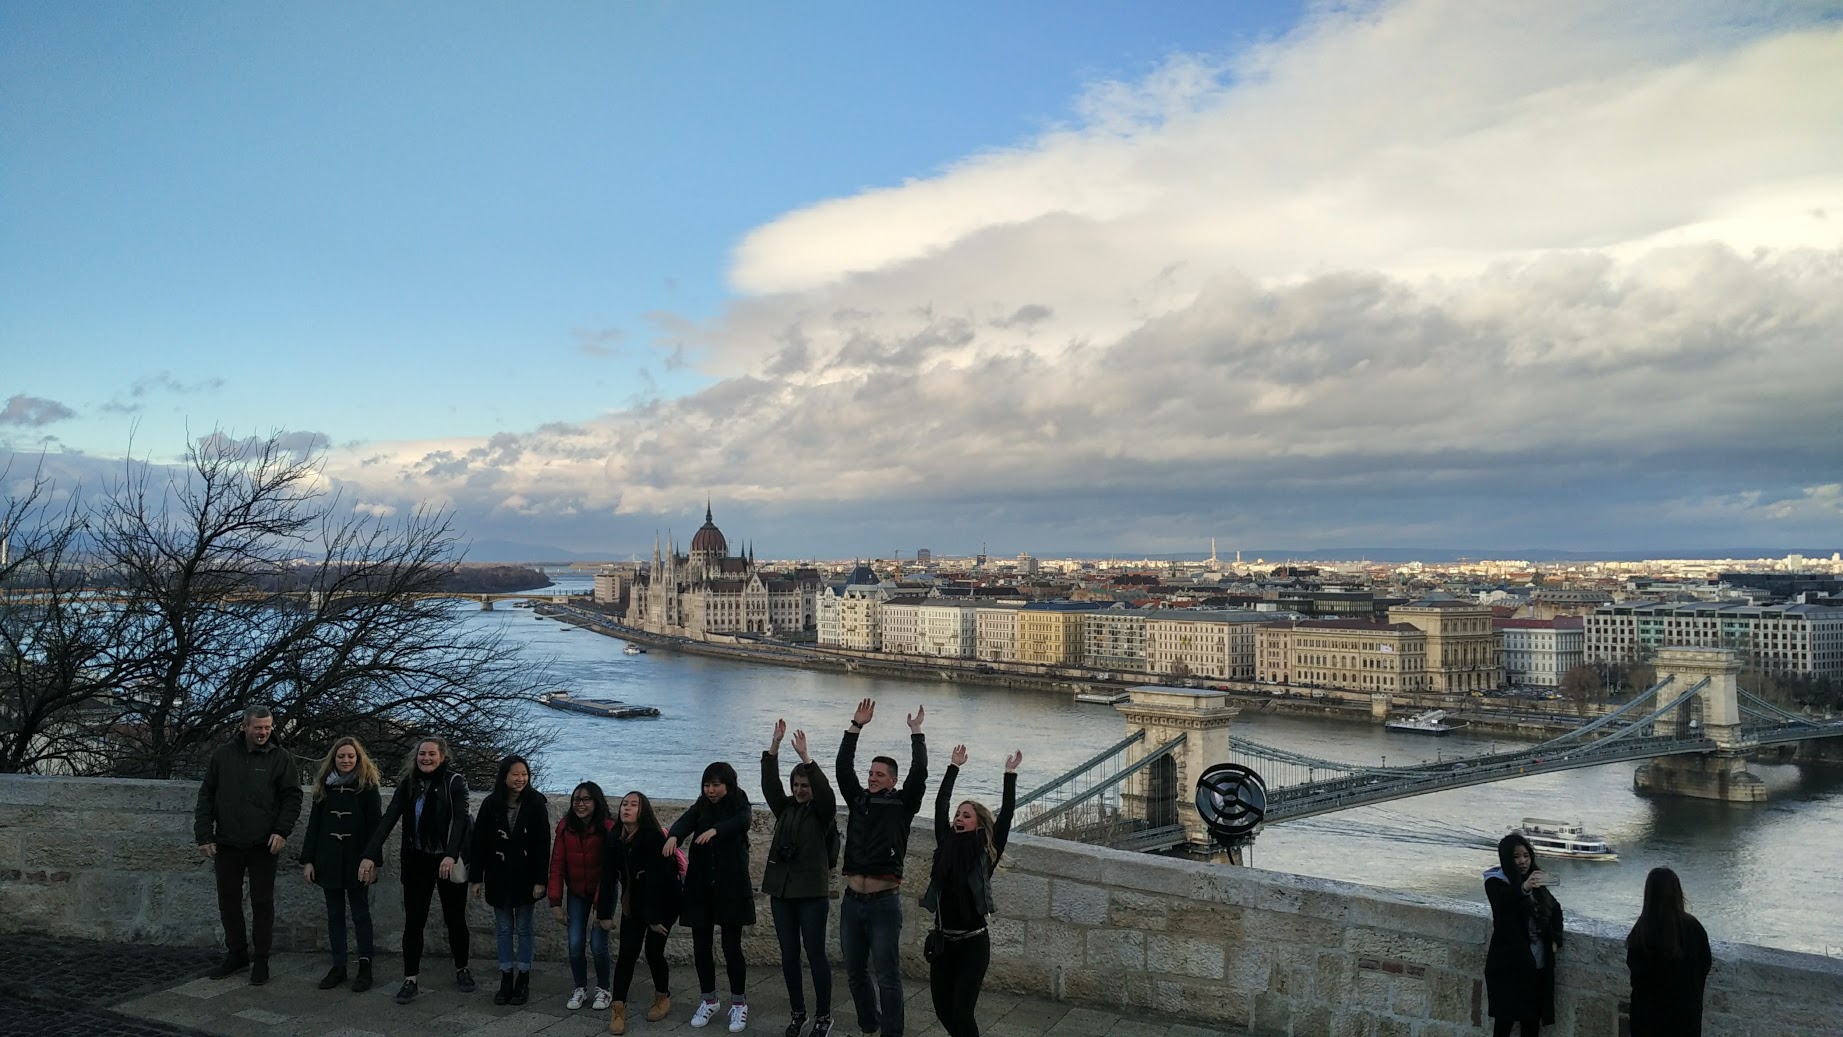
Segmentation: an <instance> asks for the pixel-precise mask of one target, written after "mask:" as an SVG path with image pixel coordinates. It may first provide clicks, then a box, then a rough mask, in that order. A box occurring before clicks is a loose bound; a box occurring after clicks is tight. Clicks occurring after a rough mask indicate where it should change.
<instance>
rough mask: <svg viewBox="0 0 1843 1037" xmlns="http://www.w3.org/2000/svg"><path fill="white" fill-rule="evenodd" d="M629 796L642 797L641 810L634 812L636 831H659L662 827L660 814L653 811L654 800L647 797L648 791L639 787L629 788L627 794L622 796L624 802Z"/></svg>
mask: <svg viewBox="0 0 1843 1037" xmlns="http://www.w3.org/2000/svg"><path fill="white" fill-rule="evenodd" d="M627 796H638V797H640V810H639V812H637V813H635V814H634V832H635V833H639V832H657V831H659V829H660V827H661V826H660V824H659V816H658V815H657V814H654V813H653V801H652V800H650V799H647V798H646V793H644V792H641V791H640V790H639V789H629V790H628V791H627V795H626V796H622V797H621V800H622V802H625V801H626V800H627Z"/></svg>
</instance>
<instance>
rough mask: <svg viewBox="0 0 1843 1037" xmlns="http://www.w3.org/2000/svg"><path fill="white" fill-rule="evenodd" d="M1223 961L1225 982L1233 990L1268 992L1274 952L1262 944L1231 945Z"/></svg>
mask: <svg viewBox="0 0 1843 1037" xmlns="http://www.w3.org/2000/svg"><path fill="white" fill-rule="evenodd" d="M1225 950H1226V951H1227V952H1228V953H1227V956H1226V957H1225V958H1224V960H1223V976H1222V979H1223V982H1224V984H1225V985H1227V986H1228V987H1229V988H1230V989H1231V990H1245V991H1248V992H1249V993H1253V992H1255V991H1258V990H1266V989H1267V984H1268V981H1269V980H1270V979H1271V978H1272V976H1273V950H1272V949H1271V948H1268V947H1264V946H1262V945H1260V944H1246V943H1244V944H1241V945H1230V946H1228V947H1227V948H1225Z"/></svg>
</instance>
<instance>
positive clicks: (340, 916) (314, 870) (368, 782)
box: [301, 736, 384, 991]
mask: <svg viewBox="0 0 1843 1037" xmlns="http://www.w3.org/2000/svg"><path fill="white" fill-rule="evenodd" d="M382 782H383V779H382V778H381V777H380V776H379V775H378V766H377V764H375V763H372V762H371V757H370V755H368V754H367V753H366V752H365V747H364V746H363V745H361V744H359V741H358V739H356V738H352V737H350V736H347V737H345V738H341V739H339V740H338V741H335V742H334V743H333V747H332V748H331V749H329V750H327V753H326V759H324V760H321V761H320V770H319V771H318V772H317V773H315V775H314V806H313V812H312V814H310V815H309V816H308V819H307V838H306V839H305V840H304V841H303V842H302V844H301V862H302V865H301V877H302V878H304V879H306V880H307V881H308V882H311V883H313V884H314V885H316V886H319V887H320V889H321V890H322V891H323V892H324V893H325V894H326V932H327V938H328V942H330V943H331V944H332V945H333V967H332V969H331V970H329V971H328V972H327V974H326V977H325V978H324V979H322V980H320V989H321V990H331V989H333V988H334V987H336V986H338V985H339V984H341V983H344V982H345V981H346V908H347V906H348V905H349V906H350V907H351V909H352V928H353V930H354V935H356V936H357V937H358V974H357V975H356V976H355V977H353V979H352V989H353V990H354V991H365V990H369V989H371V950H372V945H371V888H370V885H369V884H368V883H365V882H361V881H359V878H358V866H359V862H360V861H361V860H363V859H364V856H365V846H366V844H367V843H369V842H371V833H372V831H373V830H375V829H376V828H377V826H378V819H379V818H380V817H382V816H383V814H384V799H383V796H382V795H381V794H380V793H379V792H378V786H379V785H380V784H381V783H382Z"/></svg>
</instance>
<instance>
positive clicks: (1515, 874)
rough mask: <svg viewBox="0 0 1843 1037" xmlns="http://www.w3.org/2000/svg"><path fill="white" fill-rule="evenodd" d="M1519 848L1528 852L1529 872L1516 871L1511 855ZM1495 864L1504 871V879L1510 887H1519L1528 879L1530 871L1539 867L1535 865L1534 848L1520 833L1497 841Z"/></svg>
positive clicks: (1511, 834)
mask: <svg viewBox="0 0 1843 1037" xmlns="http://www.w3.org/2000/svg"><path fill="white" fill-rule="evenodd" d="M1519 846H1521V847H1523V848H1524V849H1525V850H1528V851H1529V871H1524V872H1519V871H1517V862H1516V859H1515V858H1514V857H1513V856H1512V854H1513V853H1514V852H1515V851H1516V848H1517V847H1519ZM1497 863H1498V866H1499V867H1501V868H1503V869H1504V877H1505V878H1507V879H1509V880H1510V884H1511V885H1512V886H1518V885H1521V884H1522V882H1523V880H1524V879H1526V878H1529V872H1530V871H1535V870H1536V869H1537V868H1539V867H1541V865H1539V864H1537V863H1536V848H1535V847H1534V846H1531V845H1530V844H1529V840H1528V839H1526V838H1524V835H1523V833H1522V832H1512V833H1510V834H1509V835H1507V836H1505V837H1504V838H1502V839H1499V840H1498V841H1497Z"/></svg>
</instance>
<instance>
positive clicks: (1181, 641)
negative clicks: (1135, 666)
mask: <svg viewBox="0 0 1843 1037" xmlns="http://www.w3.org/2000/svg"><path fill="white" fill-rule="evenodd" d="M1273 618H1274V617H1273V614H1272V613H1267V612H1254V611H1250V610H1241V609H1215V610H1208V611H1199V610H1190V609H1158V610H1156V611H1153V612H1150V613H1148V615H1147V620H1146V660H1147V665H1148V666H1149V667H1150V669H1151V671H1152V672H1153V673H1158V674H1169V675H1171V676H1173V677H1180V678H1181V677H1186V676H1191V677H1217V678H1223V679H1227V680H1244V681H1251V680H1253V679H1254V674H1255V658H1254V657H1255V631H1256V630H1257V629H1259V628H1260V627H1261V626H1262V625H1263V624H1266V623H1270V622H1272V621H1273Z"/></svg>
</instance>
